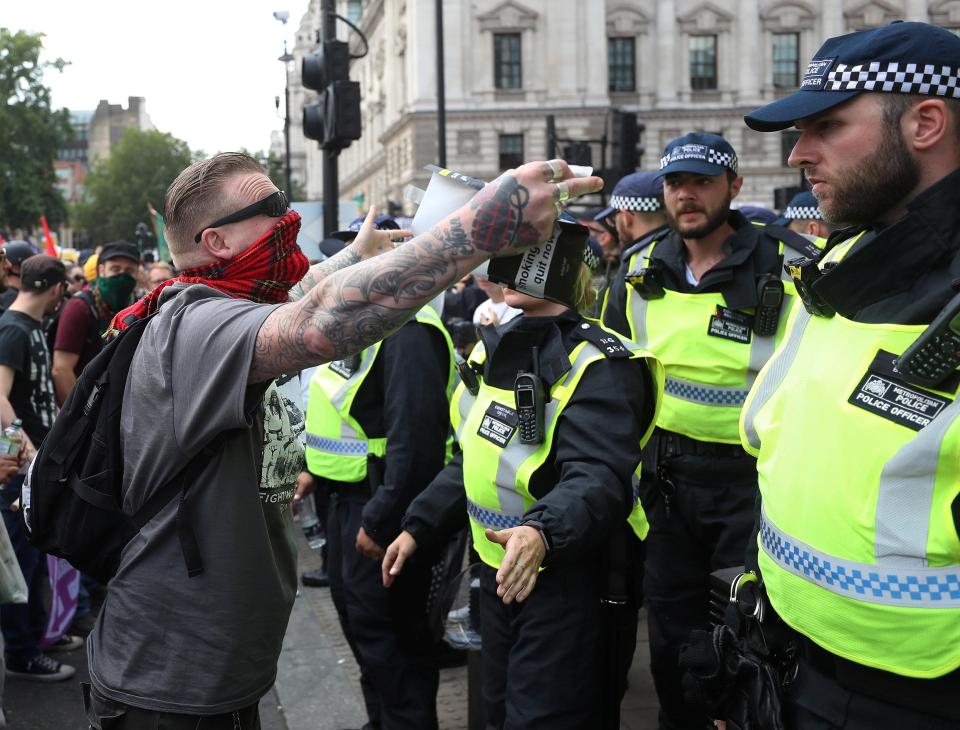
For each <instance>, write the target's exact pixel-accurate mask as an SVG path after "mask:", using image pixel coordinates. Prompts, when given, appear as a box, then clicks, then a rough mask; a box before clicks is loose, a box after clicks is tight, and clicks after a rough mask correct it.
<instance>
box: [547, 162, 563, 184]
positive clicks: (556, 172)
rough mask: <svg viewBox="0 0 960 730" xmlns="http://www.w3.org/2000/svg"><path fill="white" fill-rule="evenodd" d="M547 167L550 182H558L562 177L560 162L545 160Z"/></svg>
mask: <svg viewBox="0 0 960 730" xmlns="http://www.w3.org/2000/svg"><path fill="white" fill-rule="evenodd" d="M547 166H548V167H549V168H550V180H551V181H553V180H559V179H560V178H562V177H563V165H561V164H560V160H547Z"/></svg>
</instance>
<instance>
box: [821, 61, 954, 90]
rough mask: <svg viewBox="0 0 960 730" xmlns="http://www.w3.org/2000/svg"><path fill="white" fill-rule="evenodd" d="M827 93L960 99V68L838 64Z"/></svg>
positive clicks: (896, 62) (831, 76) (828, 83)
mask: <svg viewBox="0 0 960 730" xmlns="http://www.w3.org/2000/svg"><path fill="white" fill-rule="evenodd" d="M824 90H825V91H892V92H893V93H895V94H926V95H928V96H951V97H953V98H955V99H960V68H954V67H951V66H935V65H933V64H931V63H928V64H919V63H902V62H900V61H891V62H890V63H885V64H884V63H880V62H879V61H874V62H872V63H861V64H858V65H856V66H849V65H847V64H845V63H838V64H837V67H836V68H835V69H833V70H832V71H830V73H829V74H828V75H827V83H826V85H825V86H824Z"/></svg>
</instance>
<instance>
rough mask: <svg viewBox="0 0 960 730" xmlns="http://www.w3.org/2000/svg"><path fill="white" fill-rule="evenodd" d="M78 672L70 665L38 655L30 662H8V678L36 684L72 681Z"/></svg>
mask: <svg viewBox="0 0 960 730" xmlns="http://www.w3.org/2000/svg"><path fill="white" fill-rule="evenodd" d="M76 673H77V670H76V669H74V668H73V667H71V666H70V665H69V664H61V663H60V662H58V661H57V660H56V659H54V658H53V657H49V656H47V655H46V654H38V655H37V656H35V657H34V658H33V659H31V660H30V661H28V662H23V663H20V662H15V661H12V660H10V659H8V660H7V676H8V677H17V678H19V679H30V680H33V681H34V682H59V681H61V680H64V679H70V677H72V676H73V675H74V674H76Z"/></svg>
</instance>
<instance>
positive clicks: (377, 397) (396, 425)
mask: <svg viewBox="0 0 960 730" xmlns="http://www.w3.org/2000/svg"><path fill="white" fill-rule="evenodd" d="M449 368H450V354H449V351H448V349H447V345H446V342H445V341H444V339H443V336H442V335H441V334H440V332H438V331H437V328H436V327H433V326H431V325H424V324H420V323H419V322H416V321H415V320H411V321H410V322H408V323H407V324H405V325H404V326H403V327H401V328H400V329H399V330H397V331H396V332H395V333H394V334H393V335H391V336H390V337H388V338H387V339H386V340H384V341H383V344H382V345H381V346H380V352H379V353H378V354H377V358H376V360H374V363H373V366H372V367H371V370H370V373H369V374H368V375H367V377H366V380H364V381H363V384H362V385H361V386H360V389H359V391H358V392H357V395H356V398H355V399H354V401H353V405H352V407H351V409H350V415H352V416H353V417H354V418H355V419H356V420H357V422H358V423H359V424H360V426H361V427H362V428H363V430H364V432H365V433H366V434H367V437H368V438H384V437H386V439H387V453H386V458H385V459H384V475H383V477H384V478H383V484H382V485H381V486H380V487H379V488H378V489H377V490H376V492H375V493H374V494H373V496H372V497H371V498H370V500H369V501H368V502H367V504H366V505H365V506H364V508H363V529H364V530H365V531H366V532H367V534H368V535H369V536H370V538H371V539H373V540H374V541H375V542H376V543H377V544H379V545H381V546H383V547H386V546H387V545H389V544H390V543H391V542H392V541H393V539H394V538H395V537H396V536H397V535H399V534H400V519H401V517H402V516H403V513H404V511H405V510H406V509H407V505H409V504H410V502H411V500H412V499H413V498H414V497H416V496H417V494H419V493H420V491H421V490H422V489H423V488H424V487H425V486H426V485H427V484H429V483H430V480H431V479H433V478H434V477H435V476H436V475H437V472H439V471H440V470H441V469H442V468H443V459H444V453H445V449H446V441H447V436H448V435H449V433H450V408H449V402H448V401H447V394H446V388H447V379H448V375H449Z"/></svg>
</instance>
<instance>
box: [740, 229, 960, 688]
mask: <svg viewBox="0 0 960 730" xmlns="http://www.w3.org/2000/svg"><path fill="white" fill-rule="evenodd" d="M855 240H856V239H853V240H851V241H848V242H846V243H844V244H841V245H840V246H839V247H837V248H836V249H834V250H833V251H831V253H830V254H829V255H828V256H827V257H826V259H825V260H826V261H837V260H840V259H841V258H842V257H843V256H844V255H845V254H846V252H847V251H848V250H849V248H850V246H851V245H852V244H853V241H855ZM924 329H925V326H924V325H899V324H865V323H862V322H855V321H851V320H849V319H845V318H844V317H842V316H840V315H839V314H838V315H836V316H834V317H832V318H829V319H827V318H823V317H814V316H811V315H810V314H809V313H808V312H807V310H806V309H804V307H803V306H797V307H794V310H793V312H792V313H791V316H790V319H789V322H788V323H787V330H786V335H785V337H784V340H783V342H782V343H781V344H780V346H779V347H778V349H777V351H776V352H775V353H774V355H773V357H772V358H771V359H770V362H769V363H768V364H767V366H766V367H765V368H764V369H763V371H762V372H761V373H760V375H759V377H758V379H757V382H756V385H755V386H754V389H753V391H751V393H750V396H749V398H748V399H747V402H746V404H745V405H744V409H743V421H742V424H741V425H742V432H743V445H744V448H746V449H747V450H748V451H750V452H751V453H753V454H755V455H756V456H757V457H758V462H757V466H758V470H759V478H760V491H761V493H762V495H763V511H762V516H761V519H762V523H761V530H760V536H759V543H760V558H759V560H760V569H761V573H762V575H763V581H764V583H765V584H766V591H767V595H768V596H769V599H770V602H771V604H772V605H773V607H774V608H775V609H776V611H777V613H778V614H780V616H782V617H783V619H784V620H785V621H786V622H787V623H788V624H789V625H790V626H792V627H793V628H794V629H796V630H797V631H798V632H800V633H801V634H803V635H804V636H806V637H808V638H810V639H811V640H812V641H814V642H816V643H817V644H819V645H820V646H822V647H823V648H824V649H826V650H827V651H829V652H831V653H833V654H836V655H838V656H842V657H845V658H846V659H849V660H851V661H854V662H857V663H859V664H864V665H867V666H870V667H874V668H877V669H881V670H884V671H888V672H895V673H897V674H902V675H907V676H911V677H921V678H931V677H938V676H940V675H943V674H946V673H948V672H950V671H952V670H954V669H956V668H957V667H960V540H958V537H957V531H956V528H955V525H954V522H953V518H952V514H951V507H950V506H951V502H952V501H953V500H954V499H955V498H956V497H957V494H958V492H960V419H958V416H960V400H958V397H957V396H958V393H957V380H956V379H955V380H954V381H953V382H952V383H951V384H949V385H941V386H938V388H943V390H939V389H938V390H930V389H927V388H922V387H919V386H916V385H913V384H911V383H909V382H907V381H905V380H904V379H903V378H902V377H901V376H900V375H899V374H898V373H897V372H895V371H894V370H893V367H892V362H893V360H894V358H895V357H896V356H898V355H900V354H902V353H903V351H904V350H905V349H906V348H907V347H908V346H909V345H910V344H911V343H912V342H913V341H914V340H915V339H916V338H917V336H918V335H919V334H920V333H921V332H922V331H923V330H924Z"/></svg>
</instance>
